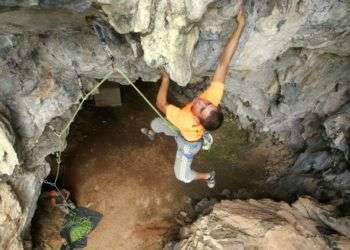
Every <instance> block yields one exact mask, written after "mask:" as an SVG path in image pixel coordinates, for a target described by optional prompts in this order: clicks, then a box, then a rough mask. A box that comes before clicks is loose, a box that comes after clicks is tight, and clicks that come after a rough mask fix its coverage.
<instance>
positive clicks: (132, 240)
mask: <svg viewBox="0 0 350 250" xmlns="http://www.w3.org/2000/svg"><path fill="white" fill-rule="evenodd" d="M127 89H128V87H122V99H123V105H122V107H118V108H104V109H101V108H96V107H92V106H91V105H90V106H89V105H87V106H86V107H85V108H84V109H83V110H81V111H80V114H79V116H78V118H77V120H76V121H75V122H74V124H73V126H72V129H71V133H70V136H69V139H68V147H67V149H66V151H65V153H64V161H63V166H64V169H63V172H64V174H63V176H62V180H61V185H62V186H64V187H65V188H66V189H68V190H70V192H71V194H72V197H73V199H74V201H75V202H76V204H77V205H78V206H84V207H89V208H91V209H93V210H96V211H98V212H100V213H102V214H103V218H102V220H101V222H100V223H99V225H98V227H97V228H96V229H95V231H93V232H92V233H91V234H90V235H89V238H88V246H87V248H86V249H160V248H161V247H162V246H163V243H164V241H166V240H168V239H169V238H171V237H172V236H173V233H174V232H176V230H175V228H176V226H177V222H176V220H175V218H176V215H177V214H178V213H179V212H180V211H181V210H182V209H184V207H185V206H186V204H187V203H188V201H189V197H190V198H191V199H192V200H200V199H201V198H204V197H213V196H218V195H219V194H220V193H221V192H222V190H223V189H229V190H231V191H232V192H233V193H236V194H238V196H239V198H248V197H249V198H251V197H254V198H259V197H267V196H268V194H267V193H266V191H265V189H264V187H263V185H264V184H263V183H264V180H266V178H267V177H268V172H269V170H268V168H267V165H269V164H268V158H269V157H270V155H269V152H270V151H269V150H267V148H266V147H265V146H264V145H263V143H261V141H260V142H259V143H258V144H255V145H253V144H251V143H249V142H248V135H247V133H245V132H244V131H241V130H239V129H238V128H236V127H230V126H234V125H232V124H233V122H231V120H230V118H229V119H226V123H225V124H224V126H223V127H222V129H220V130H219V131H217V132H216V133H215V134H214V143H216V144H215V145H216V146H214V147H213V149H212V150H211V151H210V152H209V153H203V152H201V153H200V154H199V157H198V158H196V159H195V160H194V162H193V168H194V169H197V170H210V169H215V170H216V173H217V185H216V187H215V188H214V189H212V190H210V189H208V188H207V186H206V184H205V183H204V182H193V183H190V184H183V183H180V182H179V181H178V180H177V179H176V178H175V176H174V173H173V161H174V158H175V151H176V145H175V142H174V140H173V139H172V138H169V137H166V136H163V135H161V136H158V137H157V138H156V140H155V141H154V142H151V141H149V140H148V139H147V138H146V137H145V136H144V135H143V134H141V133H140V128H142V127H148V126H149V122H150V121H151V119H152V118H154V113H153V111H151V110H150V108H149V107H147V106H146V105H145V104H144V103H143V101H142V99H141V98H140V97H138V96H137V94H136V93H135V92H134V91H133V90H131V91H130V90H127ZM142 89H143V91H145V92H147V93H148V94H149V95H151V96H155V92H154V91H156V89H154V88H150V87H149V86H148V87H147V90H146V89H145V88H142ZM149 89H153V90H152V91H150V90H149ZM124 90H126V91H124ZM244 196H247V197H244ZM236 197H237V196H236ZM39 214H40V210H39ZM39 217H40V216H39ZM46 223H47V220H46ZM47 227H48V228H49V227H50V226H47ZM56 227H57V225H56ZM43 230H44V231H45V229H42V230H41V231H37V232H36V233H37V234H40V233H41V234H43V233H42V232H43ZM43 235H45V234H43ZM57 235H58V234H56V236H57ZM48 237H52V240H54V239H53V238H54V236H53V234H49V236H48ZM57 237H59V236H57ZM37 238H39V239H40V238H41V240H43V241H46V245H47V246H49V245H50V242H49V241H50V240H48V239H43V238H42V237H40V236H38V237H37ZM56 244H57V240H56Z"/></svg>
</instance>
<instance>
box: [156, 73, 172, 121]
mask: <svg viewBox="0 0 350 250" xmlns="http://www.w3.org/2000/svg"><path fill="white" fill-rule="evenodd" d="M169 82H170V77H169V75H168V73H167V72H165V71H163V72H162V83H161V84H160V87H159V90H158V94H157V103H156V104H157V107H158V108H159V110H160V111H162V112H163V113H164V114H165V112H166V107H167V106H168V99H167V96H168V89H169Z"/></svg>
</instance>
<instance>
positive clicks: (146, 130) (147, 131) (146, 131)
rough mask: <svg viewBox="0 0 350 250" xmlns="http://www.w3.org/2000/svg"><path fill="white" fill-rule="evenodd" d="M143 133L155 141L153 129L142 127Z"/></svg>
mask: <svg viewBox="0 0 350 250" xmlns="http://www.w3.org/2000/svg"><path fill="white" fill-rule="evenodd" d="M141 133H142V134H144V135H147V137H148V139H150V140H151V141H154V137H155V133H154V131H153V130H152V129H147V128H141Z"/></svg>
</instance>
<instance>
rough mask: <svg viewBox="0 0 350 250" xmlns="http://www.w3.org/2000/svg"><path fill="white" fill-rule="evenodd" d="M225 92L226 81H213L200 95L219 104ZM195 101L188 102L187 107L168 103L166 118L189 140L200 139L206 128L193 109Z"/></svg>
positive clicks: (214, 103) (216, 104)
mask: <svg viewBox="0 0 350 250" xmlns="http://www.w3.org/2000/svg"><path fill="white" fill-rule="evenodd" d="M223 94H224V83H222V82H212V83H211V84H210V86H209V87H208V88H207V89H206V90H205V91H204V92H203V93H202V94H201V95H200V96H199V97H200V98H202V99H205V100H208V101H209V102H211V103H212V104H213V105H215V106H218V105H219V104H220V101H221V99H222V96H223ZM192 105H193V103H192V102H190V103H188V104H187V105H186V106H185V107H183V108H179V107H176V106H174V105H168V106H167V109H166V118H167V119H168V120H169V121H170V122H171V123H172V124H173V125H174V126H175V127H177V128H178V129H179V130H180V133H181V135H182V136H183V137H184V138H185V139H186V140H188V141H198V140H200V139H201V138H202V137H203V134H204V132H205V129H204V128H203V126H202V125H201V124H200V123H198V120H197V119H196V118H195V117H194V115H193V114H192V111H191V107H192Z"/></svg>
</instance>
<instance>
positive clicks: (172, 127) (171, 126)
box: [115, 68, 177, 131]
mask: <svg viewBox="0 0 350 250" xmlns="http://www.w3.org/2000/svg"><path fill="white" fill-rule="evenodd" d="M115 69H116V71H117V72H118V73H119V74H121V75H122V76H123V77H124V79H125V80H126V81H127V82H128V84H130V85H131V86H132V87H133V88H134V89H135V90H136V92H137V93H138V94H139V95H140V96H141V97H142V98H143V100H144V101H145V102H146V103H147V104H148V105H149V106H150V107H151V108H152V109H153V111H154V112H155V113H156V114H157V115H158V116H159V118H160V119H162V120H163V121H164V122H165V123H166V124H167V125H168V126H169V127H170V128H171V129H173V130H174V131H177V128H176V127H175V126H174V125H173V124H171V122H170V121H169V120H167V119H166V118H164V117H163V116H162V114H161V113H159V111H158V110H157V109H156V108H155V107H154V106H153V105H152V103H151V102H150V101H149V100H148V99H147V97H146V96H145V95H144V94H143V93H142V92H141V91H140V90H139V89H138V88H137V87H136V85H135V84H134V83H133V82H132V81H130V79H129V78H128V77H127V75H125V73H124V72H123V71H121V70H119V69H118V68H115Z"/></svg>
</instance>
